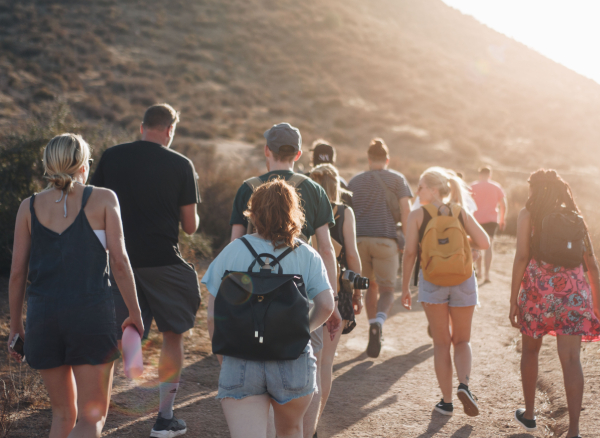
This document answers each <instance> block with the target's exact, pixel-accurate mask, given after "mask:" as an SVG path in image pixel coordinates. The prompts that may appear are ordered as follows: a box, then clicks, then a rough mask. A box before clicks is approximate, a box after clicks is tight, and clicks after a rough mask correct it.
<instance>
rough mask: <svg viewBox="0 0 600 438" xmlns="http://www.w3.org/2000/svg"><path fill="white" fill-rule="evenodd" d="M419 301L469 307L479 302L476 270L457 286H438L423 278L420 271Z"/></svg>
mask: <svg viewBox="0 0 600 438" xmlns="http://www.w3.org/2000/svg"><path fill="white" fill-rule="evenodd" d="M419 302H420V303H429V304H445V303H448V305H449V306H450V307H468V306H475V305H476V304H478V303H479V299H478V296H477V278H476V277H475V272H473V275H471V278H469V279H468V280H466V281H463V282H462V283H461V284H459V285H457V286H438V285H435V284H433V283H430V282H428V281H427V280H425V279H424V278H423V272H422V271H420V272H419Z"/></svg>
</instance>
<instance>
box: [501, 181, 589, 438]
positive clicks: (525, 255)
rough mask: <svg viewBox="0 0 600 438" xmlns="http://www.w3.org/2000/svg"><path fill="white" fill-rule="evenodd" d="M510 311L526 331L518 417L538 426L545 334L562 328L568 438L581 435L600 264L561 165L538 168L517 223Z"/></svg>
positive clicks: (532, 426)
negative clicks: (585, 352) (583, 353)
mask: <svg viewBox="0 0 600 438" xmlns="http://www.w3.org/2000/svg"><path fill="white" fill-rule="evenodd" d="M585 269H587V271H588V278H589V280H590V283H588V280H587V279H586V277H585V275H584V270H585ZM509 318H510V322H511V324H512V325H513V327H516V328H519V329H520V330H521V334H522V338H523V348H522V353H521V354H522V356H521V376H522V381H523V394H524V397H525V409H518V410H517V411H516V412H515V419H516V421H517V422H518V423H519V424H520V425H521V426H522V427H523V428H524V429H526V430H528V431H533V430H536V428H537V426H536V419H535V415H534V405H535V390H536V384H537V375H538V354H539V351H540V348H541V346H542V339H543V336H544V335H547V334H549V335H554V336H556V338H557V347H558V356H559V358H560V362H561V365H562V369H563V375H564V382H565V392H566V395H567V406H568V409H569V431H568V433H567V437H568V438H571V437H573V438H577V437H579V414H580V412H581V404H582V400H583V371H582V369H581V362H580V359H579V351H580V347H581V341H582V340H583V341H598V340H600V320H599V318H600V271H599V269H598V264H597V262H596V257H595V256H594V249H593V247H592V243H591V241H590V237H589V234H588V232H587V228H586V225H585V222H584V220H583V218H582V217H581V213H580V211H579V209H578V208H577V205H576V204H575V200H574V199H573V194H572V192H571V188H570V187H569V184H567V183H566V182H565V181H564V180H563V179H562V178H561V177H560V176H559V175H558V174H557V173H556V171H554V170H543V169H542V170H538V171H537V172H534V173H532V174H531V176H530V177H529V199H528V200H527V204H526V205H525V208H523V210H521V212H520V213H519V218H518V222H517V252H516V255H515V261H514V265H513V274H512V288H511V297H510V316H509Z"/></svg>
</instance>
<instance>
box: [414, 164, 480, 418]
mask: <svg viewBox="0 0 600 438" xmlns="http://www.w3.org/2000/svg"><path fill="white" fill-rule="evenodd" d="M467 191H468V188H467V187H466V185H465V183H464V182H463V181H462V180H461V179H460V178H459V177H458V176H456V174H455V173H454V172H453V171H451V170H448V169H443V168H440V167H431V168H429V169H427V170H426V171H425V172H424V173H423V174H422V175H421V178H420V179H419V187H418V190H417V193H418V195H419V198H420V200H421V205H422V207H421V208H419V209H417V210H414V211H412V212H411V213H410V215H409V216H408V220H407V223H406V224H405V227H404V232H405V234H406V247H405V249H404V260H403V266H402V271H403V272H405V273H410V272H412V269H413V266H414V263H415V259H417V258H418V259H419V260H418V261H417V270H418V271H420V272H419V274H418V279H419V302H420V303H421V304H422V305H423V309H424V310H425V315H427V320H428V321H429V326H430V332H431V336H432V338H433V351H434V365H435V373H436V376H437V379H438V383H439V385H440V389H441V390H442V395H443V398H442V400H441V401H440V402H439V403H438V404H437V405H436V406H435V408H434V409H435V411H437V412H439V413H440V414H443V415H452V413H453V410H454V407H453V404H452V359H451V356H450V347H451V346H452V345H453V346H454V366H455V367H456V373H457V375H458V381H459V386H458V391H457V396H458V398H459V400H460V401H461V402H462V404H463V406H464V411H465V413H466V414H467V415H469V416H476V415H479V407H478V406H477V401H476V398H475V397H474V396H473V395H472V394H471V391H470V390H469V376H470V375H471V344H470V340H471V322H472V320H473V312H474V310H475V305H476V304H477V302H478V297H477V281H476V278H475V273H474V272H473V257H472V253H471V250H472V249H487V248H488V247H489V245H490V241H489V238H488V236H487V234H486V233H485V231H484V230H483V228H481V226H480V225H479V224H478V223H477V221H476V220H475V219H474V218H473V216H472V215H471V213H469V212H468V211H467V210H466V209H464V208H463V207H462V204H463V200H464V199H465V195H466V193H467ZM415 280H416V278H415ZM409 282H410V275H404V276H403V278H402V305H403V306H404V307H406V308H407V309H410V308H411V304H412V299H411V295H410V290H409ZM450 325H452V331H450Z"/></svg>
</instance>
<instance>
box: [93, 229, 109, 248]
mask: <svg viewBox="0 0 600 438" xmlns="http://www.w3.org/2000/svg"><path fill="white" fill-rule="evenodd" d="M94 233H95V234H96V236H97V237H98V240H99V241H100V243H101V244H102V246H103V247H104V249H106V231H104V230H94Z"/></svg>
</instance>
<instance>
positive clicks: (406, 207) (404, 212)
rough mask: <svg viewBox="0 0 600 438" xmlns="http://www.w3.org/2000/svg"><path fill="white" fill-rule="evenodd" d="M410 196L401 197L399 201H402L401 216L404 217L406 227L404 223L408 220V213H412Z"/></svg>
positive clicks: (403, 221)
mask: <svg viewBox="0 0 600 438" xmlns="http://www.w3.org/2000/svg"><path fill="white" fill-rule="evenodd" d="M409 199H410V198H409V197H408V196H405V197H403V198H400V200H399V201H398V202H399V203H400V218H401V219H402V226H403V228H404V224H405V222H406V221H408V215H409V214H410V202H409Z"/></svg>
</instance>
